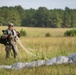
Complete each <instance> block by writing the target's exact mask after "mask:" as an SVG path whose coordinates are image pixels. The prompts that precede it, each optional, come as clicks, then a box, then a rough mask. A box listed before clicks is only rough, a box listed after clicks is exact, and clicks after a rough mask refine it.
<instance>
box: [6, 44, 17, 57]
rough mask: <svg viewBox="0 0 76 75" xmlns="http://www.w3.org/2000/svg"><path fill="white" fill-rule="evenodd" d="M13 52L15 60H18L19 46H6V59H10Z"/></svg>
mask: <svg viewBox="0 0 76 75" xmlns="http://www.w3.org/2000/svg"><path fill="white" fill-rule="evenodd" d="M11 50H12V51H13V53H14V58H16V57H17V55H18V48H17V45H6V47H5V51H6V58H9V56H10V53H11Z"/></svg>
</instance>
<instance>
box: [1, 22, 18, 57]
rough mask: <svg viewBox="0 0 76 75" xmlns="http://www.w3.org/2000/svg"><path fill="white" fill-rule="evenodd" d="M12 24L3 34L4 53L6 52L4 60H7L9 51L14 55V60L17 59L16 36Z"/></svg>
mask: <svg viewBox="0 0 76 75" xmlns="http://www.w3.org/2000/svg"><path fill="white" fill-rule="evenodd" d="M13 26H14V25H13V23H9V24H8V29H7V30H5V31H4V32H3V36H2V38H3V39H6V44H5V51H6V58H9V56H10V52H11V49H12V51H13V53H14V58H16V57H17V53H18V48H17V45H16V40H17V34H16V31H15V30H14V29H13Z"/></svg>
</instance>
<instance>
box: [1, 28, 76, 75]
mask: <svg viewBox="0 0 76 75" xmlns="http://www.w3.org/2000/svg"><path fill="white" fill-rule="evenodd" d="M6 28H7V27H0V34H2V32H1V30H3V29H6ZM15 29H16V30H18V31H20V30H21V29H24V30H26V33H27V36H26V37H21V38H20V39H21V41H22V43H23V44H24V46H25V47H26V48H27V49H28V50H29V51H31V52H32V53H34V54H36V56H28V55H27V53H26V52H24V51H23V50H22V48H21V47H20V46H19V44H18V49H19V55H18V58H17V59H14V58H13V53H12V52H11V55H10V58H9V59H5V50H4V49H5V47H4V45H1V44H0V65H3V64H7V65H10V64H13V63H16V62H30V61H35V60H38V59H44V60H46V57H47V58H48V59H51V58H53V57H57V56H60V55H62V56H67V55H69V54H71V53H74V52H76V37H64V32H65V31H66V30H70V29H69V28H64V29H62V28H53V29H52V28H31V27H30V28H28V27H15ZM46 33H50V34H51V37H45V35H46ZM30 48H31V49H30ZM75 70H76V65H75V64H62V65H54V66H42V67H37V68H31V69H27V68H24V69H22V70H6V69H0V75H76V71H75Z"/></svg>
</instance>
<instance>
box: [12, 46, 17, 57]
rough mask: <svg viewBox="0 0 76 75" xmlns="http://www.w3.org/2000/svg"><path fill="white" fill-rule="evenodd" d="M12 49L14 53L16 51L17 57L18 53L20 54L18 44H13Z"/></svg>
mask: <svg viewBox="0 0 76 75" xmlns="http://www.w3.org/2000/svg"><path fill="white" fill-rule="evenodd" d="M12 50H13V53H14V58H16V57H17V55H18V48H17V45H13V46H12Z"/></svg>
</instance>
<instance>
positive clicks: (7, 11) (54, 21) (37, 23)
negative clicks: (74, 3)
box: [0, 5, 76, 28]
mask: <svg viewBox="0 0 76 75" xmlns="http://www.w3.org/2000/svg"><path fill="white" fill-rule="evenodd" d="M8 22H13V23H14V24H15V25H16V26H28V27H52V28H61V27H62V28H65V27H66V28H71V27H76V9H70V8H68V7H65V9H64V10H63V9H47V8H46V7H39V8H38V9H32V8H30V9H26V10H25V9H23V8H22V7H21V6H20V5H19V6H14V7H7V6H3V7H0V25H1V26H4V25H7V23H8Z"/></svg>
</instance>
